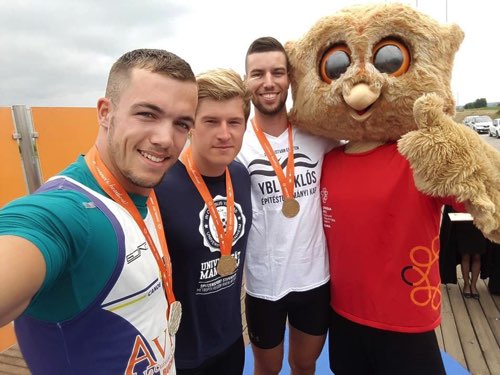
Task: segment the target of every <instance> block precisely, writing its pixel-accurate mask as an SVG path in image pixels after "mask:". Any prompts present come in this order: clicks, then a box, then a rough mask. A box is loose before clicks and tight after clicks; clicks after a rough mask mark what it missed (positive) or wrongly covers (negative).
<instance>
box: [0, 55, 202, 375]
mask: <svg viewBox="0 0 500 375" xmlns="http://www.w3.org/2000/svg"><path fill="white" fill-rule="evenodd" d="M197 101H198V89H197V85H196V79H195V76H194V74H193V72H192V70H191V67H190V66H189V64H188V63H187V62H186V61H184V60H183V59H181V58H180V57H178V56H177V55H175V54H173V53H171V52H168V51H164V50H156V49H139V50H134V51H131V52H127V53H125V54H124V55H123V56H121V57H120V58H119V59H118V60H117V61H116V62H115V63H114V64H113V66H112V68H111V71H110V73H109V78H108V84H107V87H106V95H105V97H104V98H101V99H99V100H98V102H97V113H98V121H99V130H98V134H97V139H96V143H95V145H94V146H93V147H92V148H91V149H90V150H89V152H88V153H87V154H86V155H85V157H84V156H80V157H79V158H78V160H77V161H76V162H74V163H73V164H71V165H69V166H68V167H67V168H66V169H65V170H63V171H62V172H61V173H60V175H58V176H55V177H53V178H52V179H50V180H49V181H48V182H47V183H46V184H44V185H43V186H42V187H41V188H40V189H39V190H38V191H37V192H36V193H34V194H32V195H29V196H26V197H23V198H20V199H18V200H15V201H13V202H11V203H10V204H8V205H7V206H5V207H4V208H3V209H2V210H1V211H0V258H1V259H2V261H1V262H0V285H2V287H1V288H0V326H1V325H4V324H7V323H9V322H10V321H11V320H13V319H15V329H16V334H17V338H18V341H19V345H20V348H21V351H22V354H23V355H24V358H25V359H26V362H27V364H28V367H29V368H30V370H31V371H32V372H33V373H34V374H42V375H45V374H47V375H48V374H51V375H52V374H125V373H127V374H145V373H148V374H149V373H153V372H154V373H157V372H161V373H162V374H175V363H174V345H175V337H174V334H175V330H176V326H175V323H176V322H177V321H178V320H179V315H178V314H179V311H180V309H179V303H178V301H176V300H175V296H174V295H173V293H172V290H171V284H172V282H171V274H170V272H169V271H170V267H169V266H170V261H169V257H168V251H167V248H166V246H164V243H165V237H164V233H163V230H162V228H163V227H162V225H161V218H160V216H159V213H158V205H157V201H156V199H155V195H154V194H153V187H154V186H156V185H157V184H158V183H159V182H160V181H161V180H162V178H163V175H164V174H165V173H166V171H167V170H168V169H169V168H170V167H171V166H172V165H173V164H174V163H175V161H176V160H177V157H178V156H179V153H180V152H181V150H182V148H183V147H184V144H185V142H186V139H187V134H188V131H189V130H190V129H191V127H192V125H193V123H194V116H195V112H196V106H197ZM159 275H161V277H160V276H159Z"/></svg>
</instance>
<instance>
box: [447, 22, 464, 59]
mask: <svg viewBox="0 0 500 375" xmlns="http://www.w3.org/2000/svg"><path fill="white" fill-rule="evenodd" d="M446 29H447V30H446V31H447V33H448V35H447V37H446V41H447V42H448V45H449V48H450V51H452V52H453V53H455V52H457V51H458V48H459V47H460V44H462V41H463V40H464V32H463V31H462V29H461V28H460V26H458V25H457V24H454V23H453V24H451V25H447V26H446Z"/></svg>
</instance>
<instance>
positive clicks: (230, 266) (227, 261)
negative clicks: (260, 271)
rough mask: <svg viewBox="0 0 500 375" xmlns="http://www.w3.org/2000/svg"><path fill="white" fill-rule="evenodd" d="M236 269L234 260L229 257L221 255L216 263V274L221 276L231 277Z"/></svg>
mask: <svg viewBox="0 0 500 375" xmlns="http://www.w3.org/2000/svg"><path fill="white" fill-rule="evenodd" d="M235 269H236V259H234V258H233V257H232V256H231V255H222V256H221V257H220V259H219V263H217V273H218V274H219V275H221V276H223V277H224V276H228V275H231V274H232V273H233V272H234V270H235Z"/></svg>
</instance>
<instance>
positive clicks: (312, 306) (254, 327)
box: [245, 283, 330, 349]
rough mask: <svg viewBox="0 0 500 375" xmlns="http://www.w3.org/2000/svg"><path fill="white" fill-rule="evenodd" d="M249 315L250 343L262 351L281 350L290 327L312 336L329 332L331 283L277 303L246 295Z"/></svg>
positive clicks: (293, 293) (294, 294)
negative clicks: (278, 348) (286, 326)
mask: <svg viewBox="0 0 500 375" xmlns="http://www.w3.org/2000/svg"><path fill="white" fill-rule="evenodd" d="M245 313H246V318H247V325H248V335H249V337H250V341H251V342H252V344H254V345H255V346H257V347H259V348H261V349H271V348H274V347H276V346H278V345H279V344H280V343H281V342H282V341H283V337H284V335H285V325H286V321H287V318H288V323H289V324H290V325H291V326H292V327H294V328H296V329H298V330H299V331H302V332H304V333H307V334H309V335H314V336H322V335H325V334H326V333H327V332H328V325H329V320H330V283H326V284H324V285H321V286H319V287H317V288H315V289H311V290H307V291H305V292H290V293H288V294H287V295H286V296H285V297H283V298H281V299H279V300H277V301H268V300H265V299H261V298H255V297H252V296H250V295H248V294H247V295H246V298H245Z"/></svg>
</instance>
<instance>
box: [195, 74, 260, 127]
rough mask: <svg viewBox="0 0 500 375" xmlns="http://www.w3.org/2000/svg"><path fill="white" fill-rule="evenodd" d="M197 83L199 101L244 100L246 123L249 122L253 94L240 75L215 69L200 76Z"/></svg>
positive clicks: (197, 77)
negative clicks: (207, 99) (208, 99)
mask: <svg viewBox="0 0 500 375" xmlns="http://www.w3.org/2000/svg"><path fill="white" fill-rule="evenodd" d="M196 81H197V82H198V101H200V100H201V99H206V98H210V99H214V100H217V101H223V100H229V99H232V98H236V97H240V98H241V99H243V113H244V115H245V121H246V120H248V117H249V116H250V98H251V96H252V94H251V93H250V91H248V88H247V86H246V84H245V82H243V80H242V79H241V77H240V75H239V74H238V73H236V72H235V71H234V70H232V69H213V70H209V71H206V72H204V73H201V74H198V75H197V76H196Z"/></svg>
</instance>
